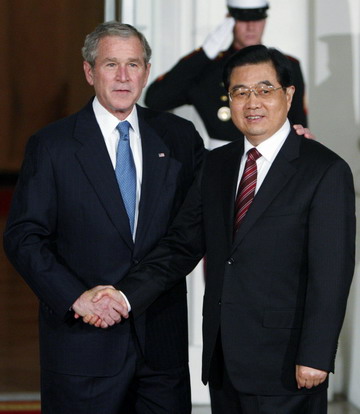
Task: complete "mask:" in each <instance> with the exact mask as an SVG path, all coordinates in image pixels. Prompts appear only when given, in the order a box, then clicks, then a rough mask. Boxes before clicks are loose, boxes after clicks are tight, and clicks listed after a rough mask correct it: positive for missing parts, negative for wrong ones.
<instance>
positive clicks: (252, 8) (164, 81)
mask: <svg viewBox="0 0 360 414" xmlns="http://www.w3.org/2000/svg"><path fill="white" fill-rule="evenodd" d="M226 4H227V7H228V12H229V14H228V16H227V17H226V18H225V19H224V21H223V22H222V23H221V24H220V25H219V26H218V27H217V28H216V29H215V30H214V31H213V32H212V33H210V34H209V35H208V36H207V38H206V39H205V41H204V44H203V45H202V47H200V48H198V49H197V50H195V51H193V52H192V53H190V54H189V55H187V56H185V57H184V58H182V59H181V60H180V61H179V62H178V63H177V64H176V65H175V66H174V67H173V68H172V69H171V70H170V71H169V72H167V73H166V74H164V75H161V76H159V77H158V78H157V79H156V80H155V81H154V82H153V83H152V84H151V85H150V86H149V88H148V90H147V93H146V98H145V103H146V105H147V106H148V107H150V108H153V109H159V110H171V109H174V108H178V107H179V106H182V105H193V106H194V108H195V109H196V111H197V112H198V114H199V116H200V118H201V119H202V121H203V123H204V126H205V128H206V131H207V134H208V136H209V138H210V139H209V148H210V149H213V148H216V147H218V146H221V145H224V144H227V143H228V142H230V141H234V140H236V139H239V138H243V134H242V133H241V132H240V131H239V129H238V128H236V126H235V125H234V123H233V122H232V120H231V116H230V108H229V100H228V96H227V95H226V93H225V90H224V85H223V83H222V72H223V69H224V66H225V63H226V61H227V59H229V57H230V56H231V55H232V54H233V53H234V52H236V51H237V50H240V49H242V48H244V47H247V46H252V45H256V44H261V43H262V35H263V32H264V29H265V25H266V19H267V10H268V9H269V3H268V1H267V0H227V2H226ZM288 59H289V61H290V64H291V68H292V71H293V79H294V81H293V82H294V86H295V93H294V98H293V103H292V106H291V109H290V111H289V119H290V121H291V122H292V123H293V124H301V125H303V126H305V127H306V126H307V115H306V107H305V86H304V80H303V75H302V72H301V68H300V63H299V61H298V60H297V59H295V58H293V57H290V56H288Z"/></svg>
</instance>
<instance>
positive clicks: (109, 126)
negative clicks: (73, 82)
mask: <svg viewBox="0 0 360 414" xmlns="http://www.w3.org/2000/svg"><path fill="white" fill-rule="evenodd" d="M93 110H94V113H95V118H96V120H97V122H98V124H99V127H100V129H101V132H102V134H103V136H104V137H107V136H109V135H110V134H112V133H113V132H114V130H115V128H116V127H117V125H118V123H119V122H120V120H119V119H118V118H116V116H114V115H113V114H111V113H110V112H109V111H108V110H107V109H106V108H105V107H104V106H103V105H101V103H100V102H99V100H98V98H97V97H96V96H95V98H94V101H93ZM125 120H126V121H129V123H130V125H131V128H132V129H133V131H134V133H135V134H136V135H137V136H140V130H139V120H138V115H137V109H136V105H134V107H133V109H132V111H131V112H130V114H129V115H128V116H127V117H126V118H125V119H124V121H125Z"/></svg>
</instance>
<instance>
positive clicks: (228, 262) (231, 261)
mask: <svg viewBox="0 0 360 414" xmlns="http://www.w3.org/2000/svg"><path fill="white" fill-rule="evenodd" d="M234 262H235V260H234V258H233V257H230V259H228V261H227V264H228V265H232V264H233V263H234Z"/></svg>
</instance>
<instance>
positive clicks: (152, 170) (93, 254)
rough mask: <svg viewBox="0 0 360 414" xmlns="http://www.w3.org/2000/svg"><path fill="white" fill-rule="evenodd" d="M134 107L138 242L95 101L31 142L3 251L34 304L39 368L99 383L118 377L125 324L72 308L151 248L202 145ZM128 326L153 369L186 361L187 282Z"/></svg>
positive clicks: (168, 121)
mask: <svg viewBox="0 0 360 414" xmlns="http://www.w3.org/2000/svg"><path fill="white" fill-rule="evenodd" d="M137 109H138V119H139V127H140V132H141V140H142V151H143V180H142V188H141V200H140V206H139V218H138V226H137V233H136V240H135V243H134V242H133V240H132V237H131V234H130V228H129V222H128V218H127V214H126V211H125V208H124V205H123V202H122V198H121V194H120V191H119V187H118V183H117V181H116V177H115V173H114V169H113V166H112V164H111V160H110V157H109V154H108V152H107V149H106V146H105V143H104V139H103V137H102V134H101V131H100V129H99V126H98V124H97V122H96V119H95V116H94V113H93V109H92V103H91V102H90V103H89V104H88V105H87V106H86V107H85V108H84V109H82V110H81V111H80V112H78V113H76V114H74V115H72V116H70V117H68V118H65V119H63V120H60V121H58V122H56V123H54V124H51V125H49V126H47V127H45V128H44V129H42V130H40V131H39V132H37V133H36V134H35V135H34V136H32V137H31V139H30V140H29V143H28V145H27V149H26V155H25V160H24V164H23V167H22V171H21V174H20V178H19V182H18V185H17V189H16V192H15V195H14V199H13V204H12V208H11V211H10V215H9V218H8V223H7V228H6V231H5V235H4V247H5V250H6V252H7V255H8V257H9V259H10V261H11V262H12V263H13V264H14V266H15V267H16V269H17V270H18V271H19V273H20V274H21V275H22V276H23V277H24V279H25V280H26V282H27V283H28V284H29V285H30V287H31V288H32V289H33V291H34V292H35V294H36V295H37V296H38V298H39V300H40V346H41V364H42V367H43V368H45V369H48V370H52V371H56V372H61V373H67V374H75V375H95V376H107V375H113V374H115V373H117V372H119V371H120V370H121V366H122V361H123V359H124V357H125V355H126V352H125V350H126V347H127V343H128V340H129V334H130V322H129V320H127V321H124V322H122V323H121V324H120V325H117V326H114V327H111V328H109V329H107V330H101V329H96V328H94V327H91V326H88V325H86V324H84V323H83V322H82V321H78V320H75V319H74V318H73V315H72V313H71V312H69V308H70V307H71V305H72V303H73V302H74V301H75V300H76V299H77V298H78V297H79V296H80V295H81V294H82V293H83V292H84V291H85V290H87V289H89V288H91V287H94V286H97V285H108V284H110V285H114V286H117V285H118V284H119V282H120V281H121V279H122V278H123V277H124V275H126V273H127V272H128V271H129V269H130V267H131V266H133V265H134V264H136V263H137V262H138V261H139V260H140V259H142V258H143V257H144V256H145V254H146V253H148V252H149V251H150V250H151V249H152V248H153V247H154V246H155V244H156V242H157V241H158V240H159V239H160V238H161V237H162V236H163V235H164V234H165V233H166V230H167V229H168V226H169V224H170V222H171V221H172V219H173V216H174V215H175V213H176V211H177V210H178V209H179V206H180V205H181V203H182V201H183V199H184V197H185V195H186V193H187V191H188V188H189V187H190V185H191V183H192V181H193V179H194V176H195V172H196V171H197V169H198V167H199V166H200V163H201V162H202V158H203V151H204V149H203V144H202V139H201V137H200V136H199V135H198V133H197V132H196V130H195V128H194V127H193V125H192V124H191V123H190V122H188V121H185V120H183V119H181V118H179V117H176V116H173V115H171V114H166V113H159V112H155V111H152V110H148V109H144V108H141V107H139V106H138V107H137ZM133 319H134V321H135V322H134V323H135V328H136V330H137V333H138V336H139V340H140V345H141V347H142V349H143V351H144V354H145V357H146V359H147V362H148V363H149V364H150V366H152V367H154V368H171V367H177V366H180V365H183V364H186V362H187V355H188V350H187V348H188V343H187V309H186V285H185V281H184V280H183V281H180V282H179V283H177V284H176V285H174V287H173V288H172V289H171V290H169V291H168V292H166V293H165V294H163V295H162V296H160V297H158V298H157V300H156V301H154V302H153V303H152V306H150V308H149V313H148V314H146V313H143V314H142V315H141V316H137V315H136V314H135V312H134V318H133ZM165 337H166V340H162V338H165ZM89 361H91V363H89Z"/></svg>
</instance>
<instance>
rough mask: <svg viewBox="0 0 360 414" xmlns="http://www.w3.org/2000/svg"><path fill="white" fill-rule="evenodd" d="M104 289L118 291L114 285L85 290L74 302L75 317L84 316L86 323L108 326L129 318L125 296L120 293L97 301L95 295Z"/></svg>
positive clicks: (102, 326)
mask: <svg viewBox="0 0 360 414" xmlns="http://www.w3.org/2000/svg"><path fill="white" fill-rule="evenodd" d="M103 289H106V290H107V291H108V290H111V291H113V292H118V291H117V290H116V289H115V288H114V287H113V286H96V287H94V288H93V289H90V290H87V291H85V292H84V293H83V294H82V295H81V296H80V297H79V298H78V299H77V300H76V301H75V302H74V304H73V306H72V308H73V310H74V312H75V318H76V319H78V318H80V317H82V318H83V320H84V322H85V323H89V324H90V325H94V326H96V327H101V328H107V327H109V326H113V325H114V324H116V323H119V322H120V321H121V318H125V319H126V318H128V316H129V314H128V307H127V303H126V301H125V299H124V297H123V296H122V295H121V294H120V295H119V296H116V298H114V297H112V296H111V295H106V296H104V297H102V298H101V300H98V301H96V302H94V301H93V297H94V296H95V295H96V293H97V292H98V291H101V290H103Z"/></svg>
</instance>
